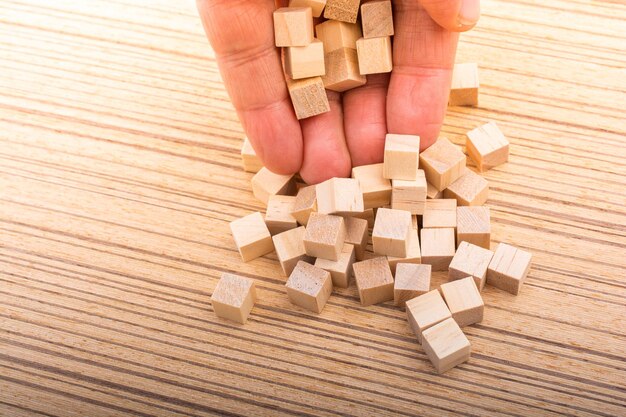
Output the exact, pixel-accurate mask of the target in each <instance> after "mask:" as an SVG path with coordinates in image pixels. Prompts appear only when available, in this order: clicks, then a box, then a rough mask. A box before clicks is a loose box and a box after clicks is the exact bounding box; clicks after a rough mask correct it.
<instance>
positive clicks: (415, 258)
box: [387, 227, 422, 274]
mask: <svg viewBox="0 0 626 417" xmlns="http://www.w3.org/2000/svg"><path fill="white" fill-rule="evenodd" d="M387 261H388V262H389V268H391V272H392V273H393V274H395V273H396V267H397V266H398V264H400V263H403V264H421V263H422V252H421V250H420V239H419V236H418V235H417V227H415V228H413V230H411V232H410V234H409V248H408V249H407V253H406V256H405V257H404V258H398V257H396V256H387Z"/></svg>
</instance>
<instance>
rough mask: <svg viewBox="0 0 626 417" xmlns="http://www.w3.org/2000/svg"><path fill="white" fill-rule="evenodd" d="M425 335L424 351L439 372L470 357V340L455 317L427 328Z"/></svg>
mask: <svg viewBox="0 0 626 417" xmlns="http://www.w3.org/2000/svg"><path fill="white" fill-rule="evenodd" d="M423 336H424V337H423V343H422V347H423V348H424V352H425V353H426V355H427V356H428V359H430V361H431V362H432V364H433V366H434V367H435V369H436V370H437V373H439V374H442V373H444V372H446V371H448V370H450V369H452V368H454V367H455V366H457V365H459V364H461V363H463V362H465V361H467V360H469V358H470V353H471V346H470V342H469V340H467V337H465V335H464V334H463V331H462V330H461V328H460V327H459V325H458V324H457V323H456V321H454V320H453V319H447V320H444V321H442V322H441V323H439V324H436V325H434V326H433V327H431V328H430V329H427V330H425V331H424V334H423Z"/></svg>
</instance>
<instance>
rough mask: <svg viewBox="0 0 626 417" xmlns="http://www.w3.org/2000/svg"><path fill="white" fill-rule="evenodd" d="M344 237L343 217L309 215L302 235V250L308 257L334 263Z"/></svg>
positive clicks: (337, 257) (318, 214)
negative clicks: (303, 249) (304, 250)
mask: <svg viewBox="0 0 626 417" xmlns="http://www.w3.org/2000/svg"><path fill="white" fill-rule="evenodd" d="M345 237H346V226H345V223H344V220H343V217H340V216H331V215H328V214H321V213H311V216H310V217H309V223H308V225H307V227H306V234H305V235H304V248H305V249H306V253H307V255H309V256H313V257H315V258H324V259H328V260H331V261H336V260H337V259H339V254H340V253H341V249H342V248H343V243H344V240H345Z"/></svg>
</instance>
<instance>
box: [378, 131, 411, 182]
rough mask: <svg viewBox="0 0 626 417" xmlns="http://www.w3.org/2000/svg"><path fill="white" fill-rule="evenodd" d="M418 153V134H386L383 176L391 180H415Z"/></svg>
mask: <svg viewBox="0 0 626 417" xmlns="http://www.w3.org/2000/svg"><path fill="white" fill-rule="evenodd" d="M419 153H420V137H419V136H415V135H394V134H391V133H389V134H387V136H386V138H385V155H384V162H383V177H384V178H387V179H392V180H407V181H415V180H417V176H418V168H419V161H420V158H419Z"/></svg>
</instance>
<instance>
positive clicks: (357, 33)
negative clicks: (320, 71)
mask: <svg viewBox="0 0 626 417" xmlns="http://www.w3.org/2000/svg"><path fill="white" fill-rule="evenodd" d="M315 35H316V36H317V38H318V39H319V40H321V41H322V42H323V43H324V53H325V54H328V53H329V52H332V51H336V50H337V49H341V48H350V49H354V50H355V51H356V41H357V39H359V38H360V37H361V36H362V35H361V26H360V25H358V24H356V23H346V22H340V21H338V20H327V21H325V22H324V23H320V24H319V25H316V26H315Z"/></svg>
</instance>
